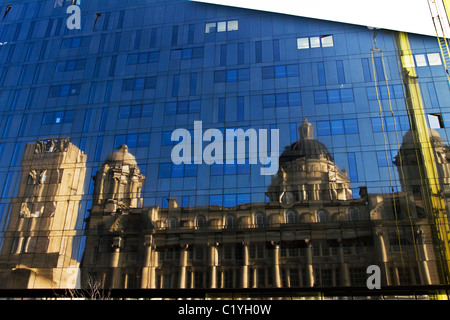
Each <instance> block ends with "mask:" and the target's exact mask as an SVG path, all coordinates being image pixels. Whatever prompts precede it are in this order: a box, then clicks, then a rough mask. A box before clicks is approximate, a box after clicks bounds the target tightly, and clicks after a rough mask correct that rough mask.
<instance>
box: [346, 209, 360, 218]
mask: <svg viewBox="0 0 450 320" xmlns="http://www.w3.org/2000/svg"><path fill="white" fill-rule="evenodd" d="M348 220H349V221H357V220H359V210H358V209H357V208H350V209H348Z"/></svg>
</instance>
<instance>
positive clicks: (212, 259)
mask: <svg viewBox="0 0 450 320" xmlns="http://www.w3.org/2000/svg"><path fill="white" fill-rule="evenodd" d="M218 245H219V244H218V243H211V244H209V287H210V288H217V265H218V263H219V259H218V252H217V251H218V248H217V247H218Z"/></svg>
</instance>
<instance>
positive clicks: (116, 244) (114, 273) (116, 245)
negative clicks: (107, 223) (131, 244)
mask: <svg viewBox="0 0 450 320" xmlns="http://www.w3.org/2000/svg"><path fill="white" fill-rule="evenodd" d="M121 247H122V238H121V237H115V238H114V239H113V244H112V250H113V251H112V253H111V261H110V267H111V286H110V289H117V288H120V287H121V286H120V283H119V280H120V269H119V259H120V249H121Z"/></svg>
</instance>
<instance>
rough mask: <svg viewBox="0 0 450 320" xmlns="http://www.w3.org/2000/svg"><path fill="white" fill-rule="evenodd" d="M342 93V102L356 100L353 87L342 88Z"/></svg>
mask: <svg viewBox="0 0 450 320" xmlns="http://www.w3.org/2000/svg"><path fill="white" fill-rule="evenodd" d="M340 95H341V102H353V101H354V100H355V98H354V96H353V89H352V88H348V89H341V90H340Z"/></svg>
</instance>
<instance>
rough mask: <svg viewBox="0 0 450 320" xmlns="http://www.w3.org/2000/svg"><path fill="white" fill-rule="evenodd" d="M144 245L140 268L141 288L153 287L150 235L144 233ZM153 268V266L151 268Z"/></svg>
mask: <svg viewBox="0 0 450 320" xmlns="http://www.w3.org/2000/svg"><path fill="white" fill-rule="evenodd" d="M144 247H145V258H144V267H143V268H142V280H141V288H143V289H144V288H154V287H152V286H151V283H152V271H151V269H152V260H153V259H152V255H153V248H152V236H151V235H146V236H145V241H144ZM153 269H154V268H153Z"/></svg>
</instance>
